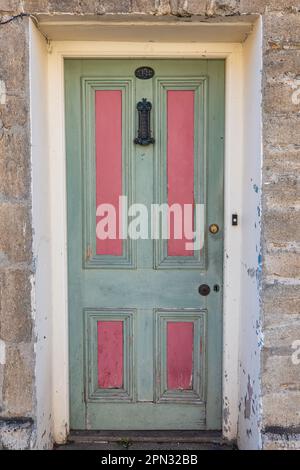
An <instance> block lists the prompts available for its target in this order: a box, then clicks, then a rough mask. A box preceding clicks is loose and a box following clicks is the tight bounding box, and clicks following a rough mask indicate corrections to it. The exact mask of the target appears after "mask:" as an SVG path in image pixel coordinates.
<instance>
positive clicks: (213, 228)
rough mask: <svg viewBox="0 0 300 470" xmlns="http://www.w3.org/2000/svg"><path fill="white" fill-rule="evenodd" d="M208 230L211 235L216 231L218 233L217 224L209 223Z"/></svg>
mask: <svg viewBox="0 0 300 470" xmlns="http://www.w3.org/2000/svg"><path fill="white" fill-rule="evenodd" d="M209 231H210V233H212V234H213V235H216V234H217V233H219V231H220V228H219V226H218V225H217V224H212V225H210V227H209Z"/></svg>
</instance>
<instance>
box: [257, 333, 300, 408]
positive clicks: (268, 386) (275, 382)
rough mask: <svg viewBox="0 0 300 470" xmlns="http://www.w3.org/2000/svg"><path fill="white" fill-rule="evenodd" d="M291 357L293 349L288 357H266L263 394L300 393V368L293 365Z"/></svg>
mask: <svg viewBox="0 0 300 470" xmlns="http://www.w3.org/2000/svg"><path fill="white" fill-rule="evenodd" d="M299 339H300V338H299ZM291 356H292V349H291V348H290V355H288V356H276V355H274V356H273V355H271V356H269V355H268V354H266V355H264V361H263V362H264V370H263V374H262V391H263V394H266V393H280V392H300V367H299V365H293V363H292V357H291ZM299 412H300V409H299ZM299 417H300V415H299Z"/></svg>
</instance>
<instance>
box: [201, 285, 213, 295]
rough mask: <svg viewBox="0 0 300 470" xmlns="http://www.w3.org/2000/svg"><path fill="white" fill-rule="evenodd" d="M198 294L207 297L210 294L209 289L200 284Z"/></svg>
mask: <svg viewBox="0 0 300 470" xmlns="http://www.w3.org/2000/svg"><path fill="white" fill-rule="evenodd" d="M199 294H200V295H202V296H203V297H207V296H208V295H209V294H210V287H209V286H208V285H207V284H202V285H201V286H200V287H199Z"/></svg>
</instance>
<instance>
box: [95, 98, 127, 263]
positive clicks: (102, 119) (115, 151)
mask: <svg viewBox="0 0 300 470" xmlns="http://www.w3.org/2000/svg"><path fill="white" fill-rule="evenodd" d="M95 106H96V207H97V208H98V207H99V205H100V204H111V205H112V206H113V208H114V209H115V217H114V216H113V218H112V219H111V221H110V224H111V223H113V224H115V233H116V238H115V239H111V238H112V237H111V236H110V239H105V240H100V239H99V237H97V243H96V253H97V255H113V256H121V255H122V251H123V250H122V240H120V238H119V236H118V234H119V196H121V195H122V91H121V90H112V91H111V90H98V91H96V103H95ZM110 213H111V211H110ZM104 217H107V214H104V215H103V218H104ZM100 219H101V217H97V220H96V223H98V222H99V220H100ZM107 229H109V231H110V232H111V225H110V227H107ZM105 231H107V230H106V229H105Z"/></svg>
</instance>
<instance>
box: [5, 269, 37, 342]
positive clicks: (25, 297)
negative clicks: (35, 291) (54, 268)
mask: <svg viewBox="0 0 300 470" xmlns="http://www.w3.org/2000/svg"><path fill="white" fill-rule="evenodd" d="M30 298H31V283H30V273H29V272H28V271H23V270H16V271H13V270H5V271H2V272H0V340H4V341H8V342H13V343H19V342H22V341H23V342H29V341H31V339H32V336H31V335H32V326H31V302H30Z"/></svg>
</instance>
